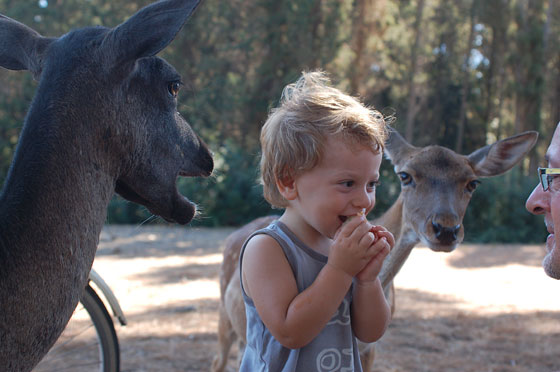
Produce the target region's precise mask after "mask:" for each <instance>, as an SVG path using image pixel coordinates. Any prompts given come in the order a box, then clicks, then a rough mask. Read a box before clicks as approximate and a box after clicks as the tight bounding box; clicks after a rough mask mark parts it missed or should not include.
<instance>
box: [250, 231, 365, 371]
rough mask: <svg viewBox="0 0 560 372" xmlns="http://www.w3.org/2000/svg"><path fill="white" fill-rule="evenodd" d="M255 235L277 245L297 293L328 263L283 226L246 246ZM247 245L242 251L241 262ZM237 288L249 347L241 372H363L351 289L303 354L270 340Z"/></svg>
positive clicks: (251, 304)
mask: <svg viewBox="0 0 560 372" xmlns="http://www.w3.org/2000/svg"><path fill="white" fill-rule="evenodd" d="M257 234H267V235H269V236H271V237H272V238H274V239H275V240H276V241H277V242H278V243H279V244H280V246H281V247H282V250H283V251H284V254H285V255H286V258H287V259H288V262H289V263H290V265H291V267H292V271H293V273H294V277H295V279H296V283H297V287H298V290H299V292H302V291H303V290H304V289H306V288H307V287H309V286H310V285H311V284H312V283H313V281H314V280H315V278H316V277H317V275H318V274H319V271H321V269H322V268H323V266H325V265H326V263H327V257H326V256H324V255H322V254H320V253H318V252H316V251H314V250H312V249H311V248H309V247H308V246H306V245H305V244H304V243H303V242H302V241H301V240H299V239H298V238H297V237H296V236H295V235H294V234H293V233H292V232H291V231H290V230H289V229H288V228H287V227H286V225H284V224H283V223H282V222H279V221H274V222H272V223H271V224H270V225H269V226H268V227H266V228H264V229H262V230H259V231H256V232H255V233H253V234H252V235H251V236H250V237H249V238H248V239H247V241H249V239H251V238H252V237H253V236H255V235H257ZM247 241H246V242H245V244H244V245H243V248H242V250H241V255H240V260H241V261H242V259H243V254H244V252H245V246H246V244H247ZM241 288H242V290H243V300H244V301H245V313H246V316H247V346H246V347H245V353H244V354H243V359H242V362H241V368H240V371H242V372H260V371H262V372H265V371H266V372H280V371H283V372H296V371H299V372H313V371H317V372H327V371H329V372H331V371H333V372H334V371H340V372H350V371H359V372H361V371H362V367H361V364H360V354H359V351H358V345H357V343H356V338H355V337H354V333H353V332H352V324H351V319H350V305H351V303H352V287H351V288H350V290H349V291H348V293H347V294H346V296H345V298H344V300H343V301H342V303H341V304H340V306H339V308H338V311H337V312H336V314H333V317H332V318H331V320H330V321H329V322H328V323H327V325H326V326H325V328H323V330H322V331H321V333H319V335H318V336H317V337H315V339H313V340H312V341H311V342H310V343H309V344H307V345H306V346H304V347H303V348H301V349H288V348H286V347H284V346H282V345H281V344H280V343H279V342H278V341H277V340H276V339H275V338H274V337H273V336H272V334H271V333H270V332H269V330H268V329H267V328H266V327H265V325H264V324H263V322H262V320H261V318H260V317H259V314H258V313H257V309H256V308H255V305H254V303H253V301H252V299H251V298H249V297H248V296H247V294H246V293H245V289H244V288H243V283H241ZM271 295H273V294H271Z"/></svg>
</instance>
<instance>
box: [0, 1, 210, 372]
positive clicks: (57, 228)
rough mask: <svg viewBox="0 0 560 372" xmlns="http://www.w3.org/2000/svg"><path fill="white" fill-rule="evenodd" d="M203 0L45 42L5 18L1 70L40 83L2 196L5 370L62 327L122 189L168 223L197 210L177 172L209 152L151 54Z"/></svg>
mask: <svg viewBox="0 0 560 372" xmlns="http://www.w3.org/2000/svg"><path fill="white" fill-rule="evenodd" d="M197 4H198V1H192V0H183V1H179V0H167V1H161V2H158V3H155V4H152V5H151V6H148V7H146V8H144V9H142V10H140V11H139V12H138V13H137V14H136V15H134V16H133V17H131V18H130V19H129V20H128V21H126V22H125V23H123V24H121V25H119V26H117V27H115V28H113V29H108V28H104V27H92V28H85V29H79V30H74V31H72V32H70V33H68V34H66V35H64V36H62V37H60V38H45V37H42V36H41V35H39V34H38V33H36V32H35V31H34V30H32V29H30V28H28V27H27V26H25V25H23V24H21V23H18V22H16V21H14V20H12V19H10V18H8V17H5V16H2V15H0V66H2V67H4V68H8V69H12V70H29V71H31V72H32V73H33V74H34V76H35V78H36V79H38V80H39V85H38V87H37V91H36V95H35V97H34V99H33V102H32V104H31V106H30V108H29V111H28V113H27V117H26V120H25V123H24V126H23V129H22V132H21V135H20V140H19V143H18V146H17V149H16V153H15V155H14V159H13V162H12V165H11V167H10V170H9V173H8V177H7V179H6V182H5V184H4V187H3V189H2V193H1V194H0V366H2V367H1V368H2V370H3V371H17V372H22V371H29V370H31V369H32V368H33V367H34V366H35V365H36V364H37V363H38V362H39V361H40V359H41V358H42V357H43V356H44V355H45V354H46V353H47V351H48V350H49V348H50V347H51V346H52V345H53V344H54V342H55V341H56V339H57V338H58V336H59V335H60V333H61V332H62V331H63V329H64V328H65V326H66V323H67V322H68V320H69V319H70V316H71V314H72V312H73V310H74V308H75V307H76V305H77V303H78V301H79V299H80V296H81V294H82V291H83V289H84V287H85V285H86V281H87V278H88V274H89V271H90V269H91V265H92V263H93V259H94V256H95V252H96V248H97V243H98V240H99V234H100V232H101V229H102V227H103V223H104V221H105V218H106V210H107V206H108V204H109V201H110V199H111V197H112V195H113V194H114V192H115V191H117V192H118V193H119V194H120V195H122V196H123V197H124V198H126V199H128V200H130V201H133V202H138V203H140V204H142V205H144V206H146V207H147V208H148V209H149V210H150V211H151V212H152V213H154V214H158V215H160V216H162V217H163V218H165V219H166V220H168V221H173V222H178V223H182V224H185V223H188V222H189V221H190V220H191V219H192V218H193V216H194V214H195V213H196V208H195V206H194V204H192V203H191V202H190V201H189V200H188V199H187V198H186V197H184V196H182V195H180V194H179V193H178V191H177V189H176V184H175V182H176V178H177V177H178V176H208V175H209V174H210V173H211V171H212V168H213V161H212V157H211V154H210V152H209V150H208V149H207V147H206V145H205V144H204V142H202V140H200V139H199V138H198V136H197V135H196V134H195V133H194V132H193V130H192V129H191V128H190V126H189V125H188V123H187V122H186V121H185V120H184V119H183V118H182V117H181V116H180V115H179V114H178V113H177V108H176V91H175V90H174V89H172V88H175V87H176V86H175V85H172V84H174V83H176V82H178V81H179V80H180V77H179V75H178V74H177V72H176V71H175V70H174V69H173V67H171V66H170V65H169V64H168V63H167V62H165V61H164V60H163V59H161V58H158V57H155V54H156V53H158V52H159V51H160V50H162V49H163V48H165V46H167V45H168V44H169V43H170V42H171V41H172V40H173V38H174V37H175V35H176V34H177V32H178V31H179V30H180V29H181V27H182V25H183V23H184V22H185V21H186V19H187V18H188V17H189V16H190V14H191V13H192V12H193V11H194V9H195V8H196V6H197Z"/></svg>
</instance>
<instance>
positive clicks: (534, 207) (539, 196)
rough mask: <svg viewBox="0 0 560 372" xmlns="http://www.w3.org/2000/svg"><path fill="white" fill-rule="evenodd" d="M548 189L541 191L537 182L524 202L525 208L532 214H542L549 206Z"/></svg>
mask: <svg viewBox="0 0 560 372" xmlns="http://www.w3.org/2000/svg"><path fill="white" fill-rule="evenodd" d="M549 193H550V192H548V191H543V189H542V187H541V185H540V184H537V186H535V188H534V189H533V191H532V192H531V195H529V197H528V198H527V202H525V208H526V209H527V211H529V212H530V213H532V214H544V213H545V212H546V211H547V210H548V209H549V206H550V196H549Z"/></svg>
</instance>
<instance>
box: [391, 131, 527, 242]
mask: <svg viewBox="0 0 560 372" xmlns="http://www.w3.org/2000/svg"><path fill="white" fill-rule="evenodd" d="M536 141H537V133H536V132H525V133H521V134H518V135H516V136H513V137H509V138H506V139H503V140H500V141H497V142H496V143H494V144H491V145H487V146H484V147H482V148H480V149H478V150H476V151H474V152H473V153H471V154H470V155H466V156H465V155H459V154H457V153H455V152H454V151H452V150H450V149H448V148H445V147H441V146H427V147H415V146H412V145H411V144H409V143H408V142H406V140H405V139H404V138H403V137H402V136H401V135H400V134H399V133H398V132H396V131H394V130H391V132H390V137H389V140H388V142H387V145H386V151H385V155H386V156H387V158H389V159H390V160H391V162H392V164H393V165H394V168H395V173H396V174H397V176H398V177H399V179H400V181H401V194H400V195H399V199H400V201H401V202H402V204H403V205H402V214H403V215H402V226H401V227H400V228H401V230H400V231H401V239H405V240H407V239H408V240H410V243H416V242H417V241H418V240H419V241H421V242H422V243H424V244H425V245H426V246H428V247H430V248H431V249H432V250H434V251H444V252H451V251H453V250H454V249H455V247H456V246H457V245H458V244H460V243H461V242H462V241H463V237H464V227H463V217H464V215H465V211H466V209H467V206H468V204H469V201H470V200H471V196H472V194H473V192H474V190H475V189H476V187H477V185H478V184H479V183H480V181H479V178H482V177H492V176H496V175H499V174H502V173H504V172H506V171H508V170H509V169H511V168H512V167H513V166H514V165H515V164H517V163H518V162H519V161H520V160H521V159H522V158H523V157H524V156H525V155H526V154H527V153H528V152H529V151H530V150H531V149H532V148H533V146H534V145H535V143H536Z"/></svg>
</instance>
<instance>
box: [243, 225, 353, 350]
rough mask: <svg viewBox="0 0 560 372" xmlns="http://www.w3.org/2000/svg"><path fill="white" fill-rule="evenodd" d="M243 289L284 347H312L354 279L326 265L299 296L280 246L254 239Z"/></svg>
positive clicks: (265, 237) (247, 255)
mask: <svg viewBox="0 0 560 372" xmlns="http://www.w3.org/2000/svg"><path fill="white" fill-rule="evenodd" d="M242 276H243V286H244V288H245V291H246V293H247V294H248V295H249V297H251V298H252V299H253V302H254V304H255V307H256V308H257V312H258V313H259V316H260V317H261V319H262V321H263V323H264V324H265V326H266V327H267V328H268V330H269V331H270V333H272V335H273V336H274V338H276V339H277V340H278V342H280V343H281V344H282V345H283V346H285V347H287V348H290V349H297V348H301V347H303V346H305V345H306V344H308V343H309V342H310V341H311V340H313V338H315V337H316V336H317V335H318V334H319V332H320V331H321V330H322V329H323V327H324V326H325V325H326V324H327V323H328V321H329V320H330V319H331V318H332V316H333V315H334V314H335V313H336V311H337V309H338V306H339V305H340V303H341V302H342V300H343V299H344V296H345V295H346V293H347V292H348V289H349V288H350V285H351V283H352V277H351V276H349V275H348V274H346V273H345V272H344V271H342V270H338V269H336V268H334V267H333V266H331V265H325V267H324V268H323V269H322V270H321V271H320V273H319V275H318V276H317V278H316V279H315V281H314V282H313V284H312V285H311V286H310V287H308V288H307V289H306V290H304V291H303V292H301V293H298V289H297V285H296V281H295V278H294V275H293V272H292V269H291V267H290V264H289V263H288V260H287V259H286V256H285V255H284V252H283V251H282V248H281V247H280V245H279V244H278V243H277V242H276V241H275V240H274V239H273V238H271V237H270V236H268V235H257V236H255V237H253V238H252V239H251V240H250V241H249V242H248V244H247V247H246V248H245V253H244V255H243V265H242Z"/></svg>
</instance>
